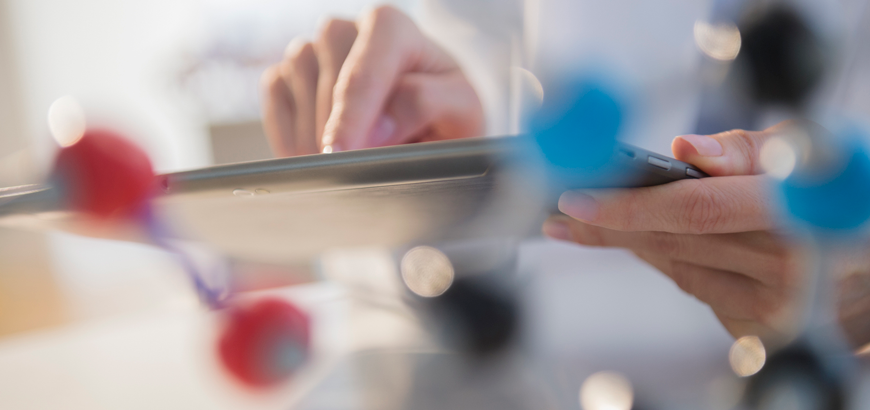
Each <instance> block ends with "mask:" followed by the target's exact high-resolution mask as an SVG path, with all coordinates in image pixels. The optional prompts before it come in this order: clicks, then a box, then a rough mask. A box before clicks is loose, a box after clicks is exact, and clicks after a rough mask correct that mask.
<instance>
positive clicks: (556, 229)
mask: <svg viewBox="0 0 870 410" xmlns="http://www.w3.org/2000/svg"><path fill="white" fill-rule="evenodd" d="M541 232H543V233H544V235H545V236H547V237H550V238H553V239H557V240H560V241H570V240H571V230H570V229H569V228H568V224H566V223H565V222H562V221H556V220H552V219H548V220H546V221H544V226H542V227H541Z"/></svg>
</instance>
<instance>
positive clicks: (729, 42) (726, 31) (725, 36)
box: [694, 20, 741, 61]
mask: <svg viewBox="0 0 870 410" xmlns="http://www.w3.org/2000/svg"><path fill="white" fill-rule="evenodd" d="M694 34H695V44H697V45H698V48H699V49H701V51H702V52H704V54H706V55H707V56H709V57H710V58H714V59H716V60H720V61H731V60H733V59H735V58H737V55H738V54H739V53H740V45H741V39H740V30H738V29H737V26H736V25H734V24H732V23H715V24H712V23H709V22H706V21H703V20H698V21H696V22H695V30H694Z"/></svg>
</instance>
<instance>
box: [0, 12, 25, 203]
mask: <svg viewBox="0 0 870 410" xmlns="http://www.w3.org/2000/svg"><path fill="white" fill-rule="evenodd" d="M10 20H11V18H10V15H9V8H8V1H7V0H0V186H4V185H18V184H23V183H26V182H33V181H31V179H32V175H29V173H27V172H26V171H27V169H26V168H29V167H28V164H27V161H28V159H29V153H30V152H29V151H28V150H27V149H26V147H27V143H28V138H27V133H26V131H25V119H24V116H23V113H24V110H23V107H22V104H21V103H22V94H21V89H20V86H21V84H20V76H19V73H18V64H17V63H18V61H17V60H16V53H15V39H14V38H13V33H12V30H11V29H10Z"/></svg>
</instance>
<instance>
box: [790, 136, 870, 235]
mask: <svg viewBox="0 0 870 410" xmlns="http://www.w3.org/2000/svg"><path fill="white" fill-rule="evenodd" d="M844 154H846V155H843V157H842V158H844V159H845V164H841V165H840V166H839V167H837V168H839V170H838V171H837V172H831V175H829V176H827V177H821V176H816V177H815V178H808V177H804V176H800V175H797V174H793V175H792V176H790V177H788V178H786V179H785V180H784V181H782V183H781V184H780V194H781V195H782V198H783V200H784V206H785V210H786V211H787V212H788V213H789V215H790V216H791V217H792V218H794V219H796V220H797V221H798V222H801V223H803V224H805V225H807V226H808V227H810V228H813V229H816V230H821V231H827V232H831V233H837V232H840V233H846V232H848V231H855V230H857V229H859V228H861V227H863V226H864V224H865V223H866V222H867V221H868V220H870V156H868V155H867V151H865V150H864V149H863V148H862V147H861V146H860V145H859V144H850V145H848V146H847V147H846V148H845V152H844Z"/></svg>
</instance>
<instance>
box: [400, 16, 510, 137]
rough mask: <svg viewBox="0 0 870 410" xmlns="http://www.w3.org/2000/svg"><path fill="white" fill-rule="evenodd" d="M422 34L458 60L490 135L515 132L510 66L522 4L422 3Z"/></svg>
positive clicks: (420, 21) (420, 23)
mask: <svg viewBox="0 0 870 410" xmlns="http://www.w3.org/2000/svg"><path fill="white" fill-rule="evenodd" d="M417 20H418V23H419V25H420V28H421V30H422V31H423V32H424V33H425V34H426V35H428V36H429V37H430V38H432V39H433V40H434V41H435V42H436V43H438V44H440V45H441V46H442V47H443V48H444V49H445V50H447V52H448V53H450V54H451V55H452V56H453V57H454V58H456V60H457V62H458V63H459V65H460V66H461V67H462V70H463V72H464V73H465V75H466V76H467V77H468V80H469V81H470V82H471V84H472V85H473V86H474V88H475V90H476V91H477V94H478V96H479V97H480V100H481V103H482V104H483V109H484V113H485V115H486V135H504V134H507V133H509V132H510V124H511V122H510V121H511V118H510V114H509V113H510V86H509V84H510V82H509V78H510V67H511V62H512V59H515V58H516V56H515V55H514V53H513V52H512V50H513V49H515V47H514V46H515V44H517V42H518V41H519V40H520V39H521V36H522V30H521V29H522V0H422V1H421V9H420V14H419V15H418V19H417Z"/></svg>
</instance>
